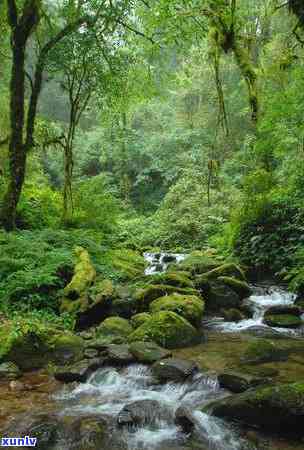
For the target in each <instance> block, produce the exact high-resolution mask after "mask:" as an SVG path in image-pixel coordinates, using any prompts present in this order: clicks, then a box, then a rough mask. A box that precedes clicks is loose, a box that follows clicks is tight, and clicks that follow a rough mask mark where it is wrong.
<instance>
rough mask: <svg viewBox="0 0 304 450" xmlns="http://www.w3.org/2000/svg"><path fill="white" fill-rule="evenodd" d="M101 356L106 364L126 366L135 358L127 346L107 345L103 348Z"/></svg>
mask: <svg viewBox="0 0 304 450" xmlns="http://www.w3.org/2000/svg"><path fill="white" fill-rule="evenodd" d="M103 355H104V357H105V358H106V361H107V363H109V364H114V365H127V364H129V363H131V362H134V360H135V358H134V356H133V354H132V352H131V351H130V348H129V346H128V345H127V344H120V345H117V344H109V345H106V346H105V347H104V350H103Z"/></svg>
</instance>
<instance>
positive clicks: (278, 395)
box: [204, 382, 304, 436]
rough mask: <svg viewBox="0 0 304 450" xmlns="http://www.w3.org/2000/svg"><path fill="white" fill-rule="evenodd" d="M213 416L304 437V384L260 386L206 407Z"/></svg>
mask: <svg viewBox="0 0 304 450" xmlns="http://www.w3.org/2000/svg"><path fill="white" fill-rule="evenodd" d="M208 409H209V411H211V412H212V414H213V415H215V416H217V417H221V418H224V419H228V420H232V421H238V422H242V423H245V424H246V425H250V426H255V427H259V428H265V429H266V430H273V431H275V432H277V433H281V434H284V433H286V434H287V433H297V434H300V435H301V436H303V435H304V428H303V423H304V383H303V382H299V383H291V384H279V385H275V386H269V387H268V386H267V387H260V388H256V389H252V390H249V391H247V392H245V393H242V394H238V395H234V396H231V397H226V398H224V399H222V400H218V401H215V402H213V403H212V404H210V405H209V406H208V405H207V407H205V408H204V410H208Z"/></svg>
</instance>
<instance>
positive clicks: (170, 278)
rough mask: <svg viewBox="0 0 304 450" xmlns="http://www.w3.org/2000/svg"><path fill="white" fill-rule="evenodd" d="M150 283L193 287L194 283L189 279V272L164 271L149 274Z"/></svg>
mask: <svg viewBox="0 0 304 450" xmlns="http://www.w3.org/2000/svg"><path fill="white" fill-rule="evenodd" d="M149 283H150V284H156V285H160V284H162V285H166V286H175V287H179V288H191V289H194V283H193V281H192V280H191V279H190V273H189V272H182V271H180V272H164V273H160V274H157V275H152V276H150V279H149Z"/></svg>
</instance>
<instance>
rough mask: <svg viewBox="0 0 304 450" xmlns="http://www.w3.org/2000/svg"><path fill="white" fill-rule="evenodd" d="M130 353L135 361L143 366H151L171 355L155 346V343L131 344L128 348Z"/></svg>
mask: <svg viewBox="0 0 304 450" xmlns="http://www.w3.org/2000/svg"><path fill="white" fill-rule="evenodd" d="M129 350H130V353H132V355H133V356H134V358H135V359H136V361H138V362H140V363H143V364H153V363H154V362H156V361H159V360H160V359H164V358H169V357H170V356H171V353H170V352H169V351H168V350H166V349H164V348H162V347H160V346H159V345H157V344H155V342H132V343H131V344H130V346H129Z"/></svg>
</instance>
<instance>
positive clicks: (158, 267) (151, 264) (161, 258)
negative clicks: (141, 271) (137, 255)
mask: <svg viewBox="0 0 304 450" xmlns="http://www.w3.org/2000/svg"><path fill="white" fill-rule="evenodd" d="M186 256H187V255H183V254H180V253H144V258H145V260H146V261H147V263H148V267H147V269H146V271H145V274H146V275H155V274H157V273H161V272H165V271H166V270H167V268H168V266H169V264H171V263H176V264H178V263H180V262H182V261H183V260H184V259H185V258H186Z"/></svg>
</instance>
